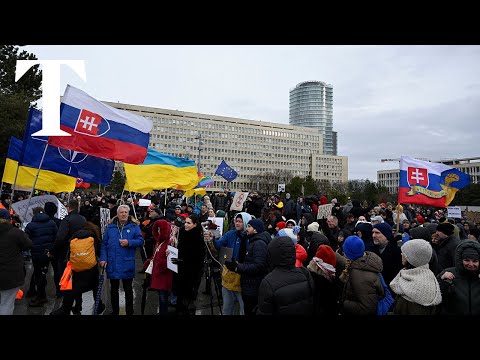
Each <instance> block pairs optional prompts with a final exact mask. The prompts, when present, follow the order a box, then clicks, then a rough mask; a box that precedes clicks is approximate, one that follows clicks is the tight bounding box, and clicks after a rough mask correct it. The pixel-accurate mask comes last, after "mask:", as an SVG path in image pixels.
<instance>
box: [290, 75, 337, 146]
mask: <svg viewBox="0 0 480 360" xmlns="http://www.w3.org/2000/svg"><path fill="white" fill-rule="evenodd" d="M290 125H295V126H304V127H311V128H315V129H318V130H319V131H320V133H321V134H322V135H323V138H324V141H323V153H324V154H328V155H337V137H336V133H334V131H333V86H332V85H329V84H326V83H324V82H322V81H305V82H302V83H300V84H298V85H297V86H295V88H293V89H291V90H290Z"/></svg>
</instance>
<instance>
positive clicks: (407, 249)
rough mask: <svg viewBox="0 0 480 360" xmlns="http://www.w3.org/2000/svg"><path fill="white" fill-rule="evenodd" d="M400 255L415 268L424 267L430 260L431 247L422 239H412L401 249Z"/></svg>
mask: <svg viewBox="0 0 480 360" xmlns="http://www.w3.org/2000/svg"><path fill="white" fill-rule="evenodd" d="M401 250H402V254H403V255H404V256H405V258H406V259H407V261H408V262H409V263H410V264H411V265H412V266H415V267H419V266H422V265H426V264H428V263H429V261H430V259H431V258H432V246H431V245H430V244H429V243H428V242H427V241H425V240H423V239H412V240H409V241H407V242H406V243H404V244H403V245H402V247H401Z"/></svg>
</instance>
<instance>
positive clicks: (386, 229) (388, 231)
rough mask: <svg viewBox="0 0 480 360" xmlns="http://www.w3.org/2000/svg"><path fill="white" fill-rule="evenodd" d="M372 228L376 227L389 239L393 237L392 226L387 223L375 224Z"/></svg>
mask: <svg viewBox="0 0 480 360" xmlns="http://www.w3.org/2000/svg"><path fill="white" fill-rule="evenodd" d="M373 228H374V229H378V230H379V231H380V232H381V233H382V234H383V236H385V237H386V238H387V239H389V240H391V239H392V238H393V234H392V227H391V226H390V225H389V224H388V223H386V222H383V223H380V224H375V225H373Z"/></svg>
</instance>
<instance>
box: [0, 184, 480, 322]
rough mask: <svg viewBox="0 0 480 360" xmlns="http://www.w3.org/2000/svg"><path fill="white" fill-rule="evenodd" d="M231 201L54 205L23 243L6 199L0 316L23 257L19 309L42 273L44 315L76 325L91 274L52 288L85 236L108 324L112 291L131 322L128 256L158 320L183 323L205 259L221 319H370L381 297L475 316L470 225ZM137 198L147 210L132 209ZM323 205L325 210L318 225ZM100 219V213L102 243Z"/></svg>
mask: <svg viewBox="0 0 480 360" xmlns="http://www.w3.org/2000/svg"><path fill="white" fill-rule="evenodd" d="M233 195H234V193H232V192H230V191H229V190H228V189H225V190H224V191H220V192H212V193H211V194H209V195H205V196H201V195H197V196H194V197H192V198H188V199H186V198H184V197H183V192H181V191H167V192H161V191H152V192H150V193H149V194H147V195H146V196H142V195H140V194H128V195H127V196H125V195H117V194H110V193H107V194H104V193H93V192H88V191H83V192H79V193H75V194H60V195H58V197H59V200H60V201H61V202H62V203H64V204H66V206H67V207H68V213H69V214H68V216H66V217H65V218H64V219H63V220H60V219H56V218H55V216H54V214H55V213H56V210H57V209H56V205H55V204H53V203H47V204H45V207H44V208H41V207H39V208H36V209H34V217H33V219H32V222H30V223H29V224H28V225H27V227H26V229H25V232H23V231H21V230H19V229H15V225H18V223H19V219H18V217H16V216H15V214H14V213H13V212H12V211H11V210H9V202H10V195H9V194H2V195H1V204H2V206H3V208H1V209H0V221H1V223H0V225H1V226H0V238H1V239H2V242H1V243H2V245H1V246H2V251H1V252H0V268H1V269H2V271H1V272H0V291H1V296H2V297H1V299H2V300H1V303H0V313H1V314H12V313H13V305H14V300H15V299H14V295H15V294H16V293H17V291H18V290H19V289H20V288H21V287H22V286H23V285H24V280H23V278H24V276H25V268H24V266H23V261H24V258H25V256H22V254H25V250H28V249H31V257H32V263H33V267H34V272H33V275H32V278H31V279H30V283H29V284H28V289H29V290H28V292H27V294H26V296H27V297H28V298H30V301H29V305H30V306H34V307H35V306H43V305H44V304H45V303H46V302H47V301H48V300H47V298H46V295H45V285H46V273H47V272H48V268H49V264H52V267H53V271H54V279H55V280H54V281H55V283H56V284H55V286H56V288H57V293H56V295H57V297H62V296H63V297H64V301H63V305H62V307H61V308H60V309H57V310H56V311H54V312H52V313H53V314H54V315H69V314H70V312H72V313H74V314H79V313H80V311H81V294H82V293H83V292H86V291H89V290H94V297H95V288H96V285H97V284H98V271H99V270H98V267H95V268H94V269H92V270H88V271H87V272H86V273H84V274H75V272H74V275H76V276H74V284H73V287H74V289H73V291H71V292H70V293H69V292H68V291H62V290H60V289H59V287H58V279H59V277H60V276H61V274H62V273H63V270H64V268H65V263H66V260H68V259H67V258H68V249H69V241H70V240H71V239H73V238H77V239H78V238H88V237H93V238H94V239H95V247H96V256H97V258H98V266H101V267H103V266H105V267H106V272H107V277H108V278H109V279H110V285H111V289H110V291H111V305H112V312H111V314H112V315H118V314H119V299H118V290H119V286H120V280H122V286H123V288H124V290H125V297H126V312H127V315H133V301H134V299H133V294H132V289H131V286H132V280H133V278H134V277H135V276H136V273H135V253H136V250H137V249H140V250H139V251H140V255H141V258H142V261H143V262H144V266H143V270H142V272H143V271H145V269H146V268H147V267H148V265H149V264H150V262H152V261H153V271H152V274H151V276H150V275H149V276H148V277H147V279H148V283H147V285H146V286H148V287H150V288H151V289H152V290H155V291H157V292H158V297H159V313H158V314H160V315H165V314H168V307H169V305H170V306H175V307H176V312H177V314H181V315H188V314H194V313H195V302H196V298H197V294H198V290H199V286H200V282H201V278H202V276H203V274H204V271H205V269H204V264H205V258H206V257H207V258H208V257H211V258H212V260H213V262H212V263H213V266H214V268H215V271H214V281H215V282H216V284H218V287H220V288H221V290H220V293H221V299H222V303H223V308H222V312H223V314H225V315H231V314H241V315H243V314H245V315H247V316H251V315H265V314H272V315H282V314H295V315H313V314H314V315H375V314H376V313H377V306H378V302H379V300H380V299H382V298H383V297H384V296H385V292H386V291H387V292H388V291H389V292H391V294H392V296H393V297H394V299H395V301H394V303H393V305H392V306H391V307H390V309H389V313H390V314H399V315H408V314H423V315H439V314H456V315H477V314H480V277H479V276H480V272H479V255H480V244H479V243H478V241H479V235H480V224H476V223H474V222H472V221H469V220H467V219H466V218H462V219H451V218H448V217H447V216H446V215H447V212H446V209H439V208H428V207H424V206H412V205H408V204H403V206H402V205H396V206H395V204H391V203H380V204H372V205H371V206H364V205H363V206H362V204H361V202H360V201H359V200H356V199H350V198H348V200H347V202H346V204H340V203H339V202H338V201H337V200H336V199H332V200H328V199H327V197H326V196H324V195H321V194H318V195H312V196H307V197H303V196H299V197H298V198H297V199H293V198H292V197H291V196H290V194H288V193H286V194H284V196H283V195H282V196H280V195H278V194H272V195H265V196H262V195H261V194H259V193H258V192H256V191H251V192H250V193H249V195H248V198H247V199H246V201H245V202H244V204H243V209H241V210H240V211H231V210H230V207H231V204H232V201H233ZM141 198H143V199H148V200H151V205H150V206H148V207H145V206H139V200H140V199H141ZM16 200H17V201H19V200H22V198H19V197H18V196H17V198H16ZM325 205H329V209H330V208H331V211H329V213H328V214H326V215H325V216H321V217H322V218H319V216H318V213H319V209H321V208H322V207H325ZM101 208H108V209H110V223H109V225H108V226H107V227H106V230H105V233H104V235H103V237H102V236H101V235H100V234H99V228H100V226H101V214H100V209H101ZM211 217H222V218H224V219H225V221H224V224H221V225H220V226H223V236H220V232H219V231H218V225H216V224H214V223H212V221H208V218H211ZM172 226H177V227H178V228H179V237H178V244H177V248H178V257H176V258H173V259H172V262H173V263H175V264H177V265H178V273H177V272H172V271H171V270H170V269H169V268H168V267H167V261H166V258H167V256H168V250H167V245H168V243H169V241H170V237H169V235H170V230H171V227H172ZM2 229H3V230H2ZM4 239H5V240H4ZM222 247H227V248H231V249H232V256H231V258H228V259H224V260H226V261H225V263H224V265H221V264H219V263H218V260H221V259H218V253H219V252H221V249H222ZM3 270H4V271H3ZM380 274H381V275H382V277H383V279H384V280H385V283H386V284H387V287H386V289H385V288H384V287H383V286H382V283H381V280H380V276H379V275H380ZM142 276H144V275H142ZM207 286H210V284H207ZM208 291H211V289H208ZM12 294H13V298H12ZM12 299H13V300H12ZM74 302H75V305H73V303H74ZM104 308H105V306H104V305H103V304H102V310H103V309H104Z"/></svg>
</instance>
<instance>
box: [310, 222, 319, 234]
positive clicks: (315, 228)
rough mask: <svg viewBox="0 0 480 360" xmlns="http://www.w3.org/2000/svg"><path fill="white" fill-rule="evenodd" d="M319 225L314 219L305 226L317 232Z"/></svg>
mask: <svg viewBox="0 0 480 360" xmlns="http://www.w3.org/2000/svg"><path fill="white" fill-rule="evenodd" d="M319 227H320V225H319V224H318V223H317V222H316V221H314V222H312V223H311V224H309V225H308V226H307V231H315V232H318V228H319Z"/></svg>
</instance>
